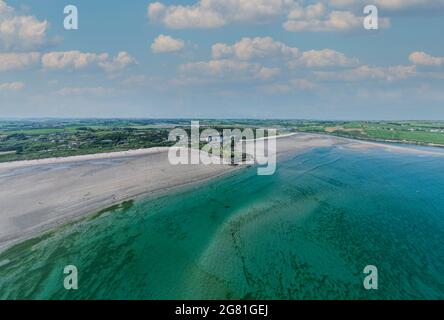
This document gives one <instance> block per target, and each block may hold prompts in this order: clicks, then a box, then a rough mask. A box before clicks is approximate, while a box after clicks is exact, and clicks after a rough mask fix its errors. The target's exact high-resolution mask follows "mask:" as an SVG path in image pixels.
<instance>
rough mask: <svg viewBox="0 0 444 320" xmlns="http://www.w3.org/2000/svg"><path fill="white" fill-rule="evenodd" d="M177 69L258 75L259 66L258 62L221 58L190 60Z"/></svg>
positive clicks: (216, 73)
mask: <svg viewBox="0 0 444 320" xmlns="http://www.w3.org/2000/svg"><path fill="white" fill-rule="evenodd" d="M179 69H180V71H181V72H183V73H189V74H200V75H205V76H216V77H226V76H232V75H249V76H251V75H258V72H260V70H261V67H260V65H259V64H253V63H249V62H244V61H237V60H228V59H223V60H210V61H199V62H191V63H187V64H183V65H181V66H180V68H179Z"/></svg>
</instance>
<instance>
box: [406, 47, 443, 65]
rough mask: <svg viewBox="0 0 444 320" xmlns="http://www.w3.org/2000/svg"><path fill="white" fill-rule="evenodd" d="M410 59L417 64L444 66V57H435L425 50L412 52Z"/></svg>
mask: <svg viewBox="0 0 444 320" xmlns="http://www.w3.org/2000/svg"><path fill="white" fill-rule="evenodd" d="M409 60H410V62H411V63H413V64H415V65H422V66H434V67H440V66H444V57H434V56H431V55H429V54H427V53H425V52H419V51H416V52H413V53H412V54H410V56H409Z"/></svg>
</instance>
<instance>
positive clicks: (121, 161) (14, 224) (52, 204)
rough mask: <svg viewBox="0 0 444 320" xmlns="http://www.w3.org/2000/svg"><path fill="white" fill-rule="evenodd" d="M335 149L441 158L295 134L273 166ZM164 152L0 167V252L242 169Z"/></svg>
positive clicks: (283, 141)
mask: <svg viewBox="0 0 444 320" xmlns="http://www.w3.org/2000/svg"><path fill="white" fill-rule="evenodd" d="M335 145H336V146H343V147H346V148H350V149H352V150H353V149H355V150H365V149H367V148H372V147H378V148H379V147H382V148H384V149H386V150H389V151H396V152H401V151H407V152H410V153H411V152H413V153H425V154H430V153H432V154H434V155H436V154H438V155H441V156H443V155H444V153H438V152H432V151H427V150H415V149H411V148H406V147H400V146H390V145H386V144H378V143H373V142H366V141H361V140H354V139H348V138H342V137H336V136H331V135H323V134H307V133H295V134H291V135H285V136H280V137H278V138H277V146H278V150H277V159H278V162H279V159H280V158H281V157H285V156H286V155H290V154H296V153H300V152H305V151H307V150H309V149H313V148H317V147H329V146H335ZM167 150H168V148H161V149H159V148H154V149H153V148H150V149H140V150H133V151H132V152H128V151H125V152H116V153H111V154H98V155H86V156H76V157H68V158H52V159H46V160H47V161H41V160H30V161H25V162H23V161H20V162H15V163H13V162H10V163H7V164H8V166H7V165H5V164H3V166H2V165H1V164H0V185H3V186H8V187H7V188H0V253H1V252H4V251H5V250H7V249H9V248H10V247H12V246H14V245H16V244H19V243H21V242H23V241H26V240H29V239H32V238H34V237H36V236H39V235H41V234H44V233H46V232H49V231H51V230H54V229H56V228H58V227H61V226H63V225H65V224H67V223H71V222H77V221H80V220H81V219H83V218H86V217H88V216H91V215H94V214H97V213H98V212H99V211H101V210H103V209H106V208H109V207H111V206H114V205H117V204H121V203H122V202H125V201H129V200H139V199H142V198H143V199H146V198H150V197H159V196H163V195H167V194H168V193H170V192H174V191H177V190H180V189H182V188H187V187H193V186H196V185H199V184H201V183H204V182H206V181H210V180H213V179H217V178H219V177H223V176H226V175H229V174H233V173H235V172H236V171H238V170H242V169H243V168H246V167H247V166H242V165H241V166H230V165H209V166H205V165H178V166H172V165H170V164H169V162H168V159H167V154H168V152H167ZM193 151H194V152H201V151H198V150H193ZM193 151H192V152H193ZM94 160H100V161H94ZM24 169H25V170H24ZM11 171H12V174H11Z"/></svg>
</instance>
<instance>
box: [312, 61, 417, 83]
mask: <svg viewBox="0 0 444 320" xmlns="http://www.w3.org/2000/svg"><path fill="white" fill-rule="evenodd" d="M314 75H315V76H316V77H317V78H318V79H320V80H342V81H350V82H353V81H366V80H384V81H395V80H402V79H407V78H410V77H413V76H416V75H417V71H416V67H415V66H403V65H399V66H391V67H385V68H384V67H371V66H368V65H363V66H360V67H357V68H354V69H351V70H346V71H339V72H338V71H336V72H335V71H318V72H314Z"/></svg>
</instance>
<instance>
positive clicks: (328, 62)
mask: <svg viewBox="0 0 444 320" xmlns="http://www.w3.org/2000/svg"><path fill="white" fill-rule="evenodd" d="M298 63H301V64H303V65H305V66H306V67H308V68H313V67H331V66H340V67H346V66H353V65H356V64H357V63H358V59H356V58H348V57H347V56H346V55H345V54H343V53H341V52H338V51H335V50H331V49H324V50H310V51H305V52H304V53H303V54H302V56H301V57H300V58H299V60H297V61H293V63H292V64H291V65H292V66H297V64H298Z"/></svg>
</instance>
